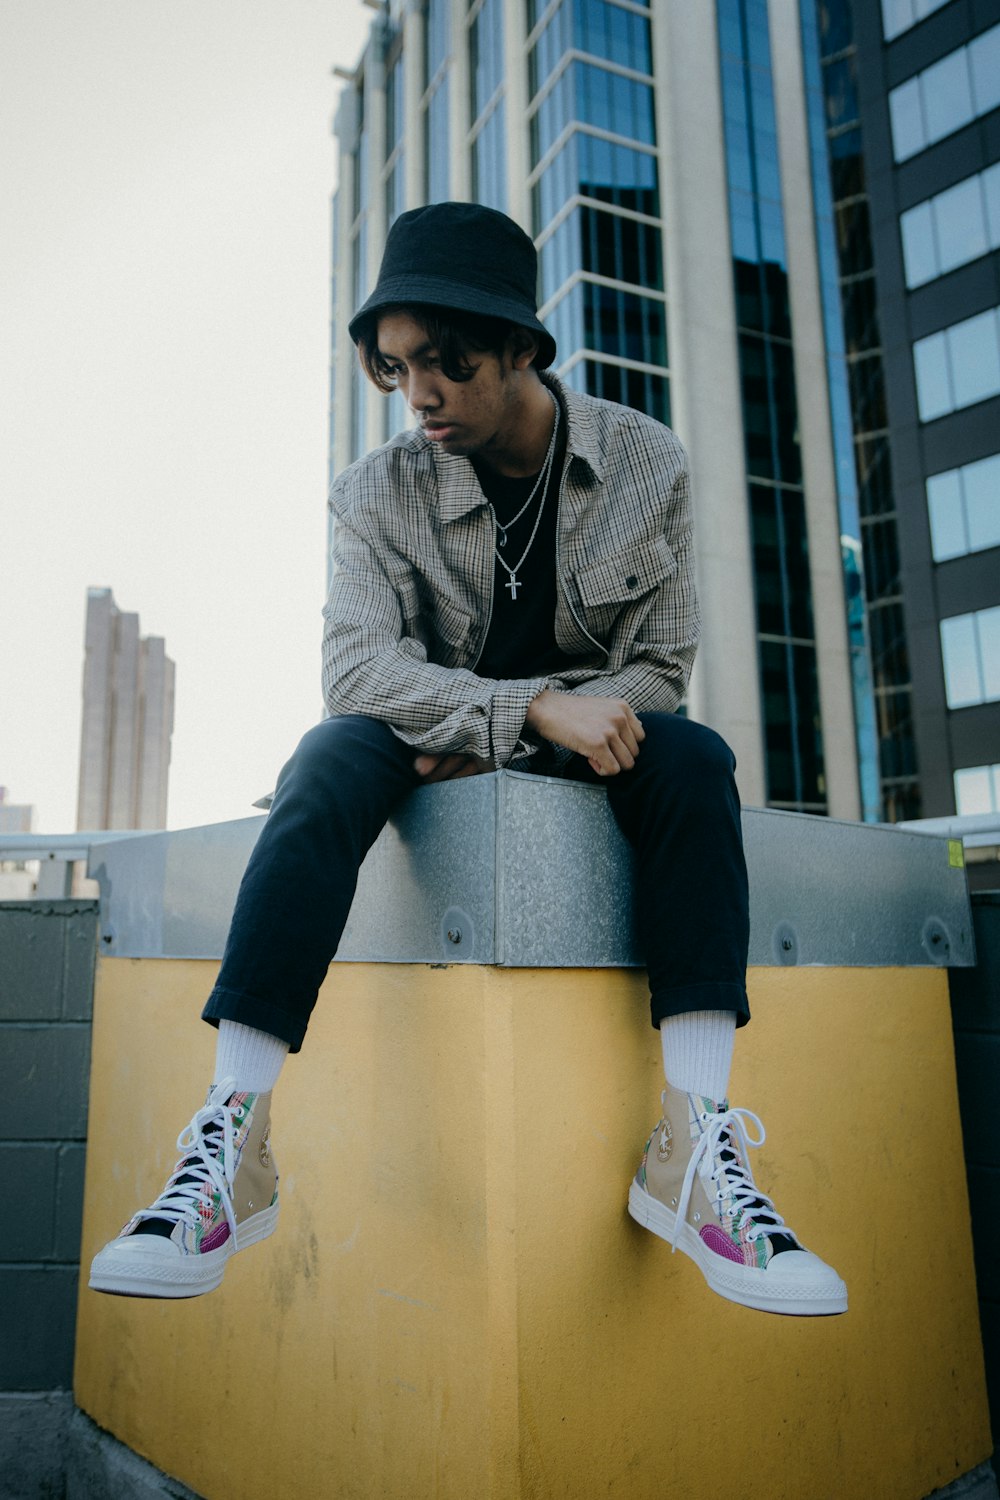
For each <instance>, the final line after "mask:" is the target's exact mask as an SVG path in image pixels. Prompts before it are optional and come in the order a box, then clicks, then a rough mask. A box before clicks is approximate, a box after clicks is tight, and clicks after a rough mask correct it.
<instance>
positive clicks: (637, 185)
mask: <svg viewBox="0 0 1000 1500" xmlns="http://www.w3.org/2000/svg"><path fill="white" fill-rule="evenodd" d="M578 193H579V194H580V195H581V196H582V197H585V198H597V199H598V200H599V201H600V202H602V203H613V204H615V205H616V206H617V207H619V208H632V209H635V210H636V212H637V213H644V214H649V215H651V216H654V217H655V216H658V215H659V211H660V195H659V192H658V190H657V170H656V157H655V156H653V155H651V154H650V153H648V152H645V151H636V150H634V149H633V148H632V147H630V146H619V145H615V144H613V143H612V142H611V141H606V140H603V139H602V138H601V137H600V136H595V135H590V134H589V133H588V132H586V131H574V133H573V134H572V135H571V136H570V137H569V139H568V140H567V141H566V143H565V145H564V146H563V147H562V149H561V150H560V151H558V152H557V153H556V155H555V156H554V157H553V159H552V161H551V162H550V163H549V165H548V167H546V169H545V171H544V172H543V173H542V175H541V177H540V178H539V179H538V182H537V183H536V184H535V188H534V193H533V207H534V216H535V233H536V234H540V233H541V232H542V230H543V229H544V228H545V226H546V225H547V224H548V223H550V222H551V220H552V219H554V218H555V216H556V214H557V213H558V212H559V210H560V208H562V206H563V204H564V203H565V202H566V200H567V199H568V198H571V197H574V196H575V195H576V194H578Z"/></svg>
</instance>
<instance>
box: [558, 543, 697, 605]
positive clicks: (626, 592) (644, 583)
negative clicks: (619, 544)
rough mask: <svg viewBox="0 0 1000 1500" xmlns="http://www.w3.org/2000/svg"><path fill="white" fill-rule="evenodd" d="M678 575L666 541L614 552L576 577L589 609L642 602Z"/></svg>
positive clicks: (581, 595) (675, 560) (638, 544)
mask: <svg viewBox="0 0 1000 1500" xmlns="http://www.w3.org/2000/svg"><path fill="white" fill-rule="evenodd" d="M676 572H677V559H676V557H675V556H674V554H673V552H672V551H671V549H670V546H669V544H668V542H667V540H666V538H665V537H662V536H658V537H654V538H653V540H652V541H651V542H637V543H635V544H634V545H633V546H631V547H626V548H625V549H624V550H623V551H621V552H613V553H612V554H611V556H610V557H605V558H602V560H601V561H600V562H594V563H588V564H587V566H586V567H585V568H581V569H580V571H579V572H578V573H577V575H576V583H577V587H578V588H579V590H580V598H581V599H582V600H583V603H584V604H585V605H586V606H587V607H588V608H595V607H596V606H598V605H601V604H620V603H622V602H623V601H626V600H628V599H641V598H642V596H643V594H648V593H649V591H650V590H651V589H655V588H658V587H659V586H660V584H662V583H663V582H664V581H665V580H666V579H667V578H670V577H672V576H673V574H674V573H676Z"/></svg>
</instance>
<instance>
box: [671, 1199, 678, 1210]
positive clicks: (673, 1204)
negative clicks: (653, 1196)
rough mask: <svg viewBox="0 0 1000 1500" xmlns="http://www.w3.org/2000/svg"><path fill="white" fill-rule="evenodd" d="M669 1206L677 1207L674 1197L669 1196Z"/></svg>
mask: <svg viewBox="0 0 1000 1500" xmlns="http://www.w3.org/2000/svg"><path fill="white" fill-rule="evenodd" d="M670 1207H671V1208H676V1207H677V1199H676V1198H671V1200H670Z"/></svg>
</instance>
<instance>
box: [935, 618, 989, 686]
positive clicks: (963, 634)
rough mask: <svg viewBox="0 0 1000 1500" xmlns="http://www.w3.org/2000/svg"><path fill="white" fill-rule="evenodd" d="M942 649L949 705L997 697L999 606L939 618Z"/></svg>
mask: <svg viewBox="0 0 1000 1500" xmlns="http://www.w3.org/2000/svg"><path fill="white" fill-rule="evenodd" d="M941 653H942V657H943V661H944V678H945V695H946V697H947V700H948V707H949V708H967V707H970V706H971V705H973V704H976V703H991V702H994V701H996V700H997V699H998V698H1000V608H995V609H981V610H978V611H977V612H976V613H975V614H968V615H953V616H952V617H951V618H950V619H948V620H942V621H941Z"/></svg>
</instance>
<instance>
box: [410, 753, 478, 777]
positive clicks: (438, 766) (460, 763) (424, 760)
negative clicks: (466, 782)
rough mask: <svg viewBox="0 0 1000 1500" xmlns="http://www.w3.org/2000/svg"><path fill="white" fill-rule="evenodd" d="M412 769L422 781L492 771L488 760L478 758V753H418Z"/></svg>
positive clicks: (475, 774)
mask: <svg viewBox="0 0 1000 1500" xmlns="http://www.w3.org/2000/svg"><path fill="white" fill-rule="evenodd" d="M413 769H414V770H415V771H416V773H417V775H418V776H419V777H420V780H421V781H423V782H424V783H430V782H432V781H457V780H458V778H459V777H460V776H480V775H482V773H483V772H484V771H494V770H496V767H495V766H494V764H493V762H492V761H490V760H480V758H479V756H478V755H418V756H417V758H416V760H415V761H414V762H413Z"/></svg>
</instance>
